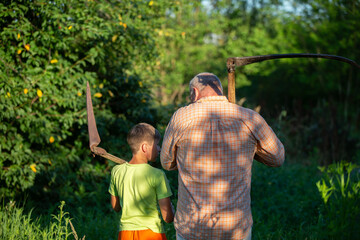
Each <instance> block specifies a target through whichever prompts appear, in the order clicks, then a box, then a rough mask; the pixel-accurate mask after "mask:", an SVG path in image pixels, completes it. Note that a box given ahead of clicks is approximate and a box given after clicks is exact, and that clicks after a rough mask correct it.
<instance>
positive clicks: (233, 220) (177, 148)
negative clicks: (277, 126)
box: [160, 96, 285, 240]
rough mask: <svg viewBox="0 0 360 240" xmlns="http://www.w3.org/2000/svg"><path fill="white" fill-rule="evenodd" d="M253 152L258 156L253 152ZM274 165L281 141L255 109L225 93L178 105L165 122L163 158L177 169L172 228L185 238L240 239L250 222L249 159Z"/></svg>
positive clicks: (165, 165) (170, 167)
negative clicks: (231, 101) (177, 180)
mask: <svg viewBox="0 0 360 240" xmlns="http://www.w3.org/2000/svg"><path fill="white" fill-rule="evenodd" d="M255 154H256V155H255ZM254 157H255V159H256V160H258V161H261V162H262V163H264V164H266V165H269V166H273V167H277V166H280V165H282V164H283V162H284V158H285V152H284V146H283V144H282V143H281V142H280V141H279V139H278V138H277V137H276V135H275V134H274V132H273V131H272V129H271V128H270V127H269V126H268V124H267V123H266V122H265V120H264V119H263V118H262V117H261V116H260V115H259V114H258V113H256V112H254V111H252V110H250V109H246V108H243V107H240V106H238V105H236V104H232V103H229V101H228V100H227V98H226V97H224V96H214V97H205V98H201V99H200V100H198V101H197V102H195V103H192V104H190V105H188V106H186V107H183V108H180V109H179V110H178V111H176V112H175V113H174V115H173V116H172V118H171V120H170V123H169V125H168V126H167V129H166V132H165V136H164V140H163V145H162V151H161V156H160V158H161V163H162V166H163V168H164V169H166V170H175V169H178V170H179V189H178V204H177V212H176V215H175V222H174V223H175V228H176V231H177V233H178V234H180V235H181V236H182V237H184V238H185V239H206V240H210V239H242V238H244V237H246V236H247V235H248V233H249V231H250V229H251V226H252V223H253V221H252V215H251V208H250V186H251V167H252V163H253V159H254Z"/></svg>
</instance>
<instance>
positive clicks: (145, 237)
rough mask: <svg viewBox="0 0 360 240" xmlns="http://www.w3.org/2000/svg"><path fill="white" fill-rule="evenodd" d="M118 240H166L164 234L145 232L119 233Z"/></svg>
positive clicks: (148, 230)
mask: <svg viewBox="0 0 360 240" xmlns="http://www.w3.org/2000/svg"><path fill="white" fill-rule="evenodd" d="M118 240H167V238H166V236H165V233H156V232H153V231H151V230H150V229H147V230H136V231H120V232H119V236H118Z"/></svg>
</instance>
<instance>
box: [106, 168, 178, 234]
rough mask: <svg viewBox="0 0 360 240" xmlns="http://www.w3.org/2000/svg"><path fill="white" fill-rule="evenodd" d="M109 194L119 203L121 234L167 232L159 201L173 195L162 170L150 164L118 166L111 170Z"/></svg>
mask: <svg viewBox="0 0 360 240" xmlns="http://www.w3.org/2000/svg"><path fill="white" fill-rule="evenodd" d="M109 192H110V194H111V195H113V196H115V197H119V200H120V205H121V211H122V215H121V218H120V231H122V230H133V231H134V230H146V229H151V230H152V231H153V232H157V233H163V232H164V230H163V227H162V224H161V218H160V215H159V214H160V213H159V211H158V207H157V202H158V200H159V199H163V198H166V197H170V196H171V195H172V193H171V190H170V186H169V183H168V180H167V178H166V176H165V173H164V172H163V171H162V170H160V169H157V168H154V167H152V166H150V165H149V164H129V163H124V164H121V165H117V166H115V167H114V168H113V169H112V171H111V181H110V187H109Z"/></svg>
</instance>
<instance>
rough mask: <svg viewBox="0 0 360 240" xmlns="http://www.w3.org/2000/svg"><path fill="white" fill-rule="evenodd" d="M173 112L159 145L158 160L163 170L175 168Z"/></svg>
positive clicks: (174, 124) (175, 148)
mask: <svg viewBox="0 0 360 240" xmlns="http://www.w3.org/2000/svg"><path fill="white" fill-rule="evenodd" d="M174 118H175V114H174V115H173V116H172V118H171V120H170V122H169V124H168V126H167V128H166V130H165V135H164V139H163V143H162V146H161V153H160V161H161V165H162V167H163V168H164V169H165V170H176V169H177V165H176V150H177V147H176V139H175V138H176V123H175V120H174Z"/></svg>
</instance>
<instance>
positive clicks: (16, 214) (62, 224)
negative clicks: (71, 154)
mask: <svg viewBox="0 0 360 240" xmlns="http://www.w3.org/2000/svg"><path fill="white" fill-rule="evenodd" d="M64 205H65V202H63V201H62V202H61V203H60V205H59V211H58V214H56V215H52V220H51V221H50V222H49V225H48V226H47V227H42V224H41V219H40V218H36V219H33V218H32V212H30V213H28V214H24V212H23V208H19V207H17V206H16V204H15V202H9V203H8V204H7V205H6V206H4V207H1V208H0V223H1V227H0V239H4V240H5V239H6V240H21V239H24V240H25V239H26V240H37V239H44V240H45V239H46V240H59V239H64V240H67V239H76V240H77V239H78V238H74V236H77V235H76V231H75V228H73V232H71V229H70V225H71V220H70V217H69V213H67V212H64V210H63V208H64ZM83 239H84V238H83Z"/></svg>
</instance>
